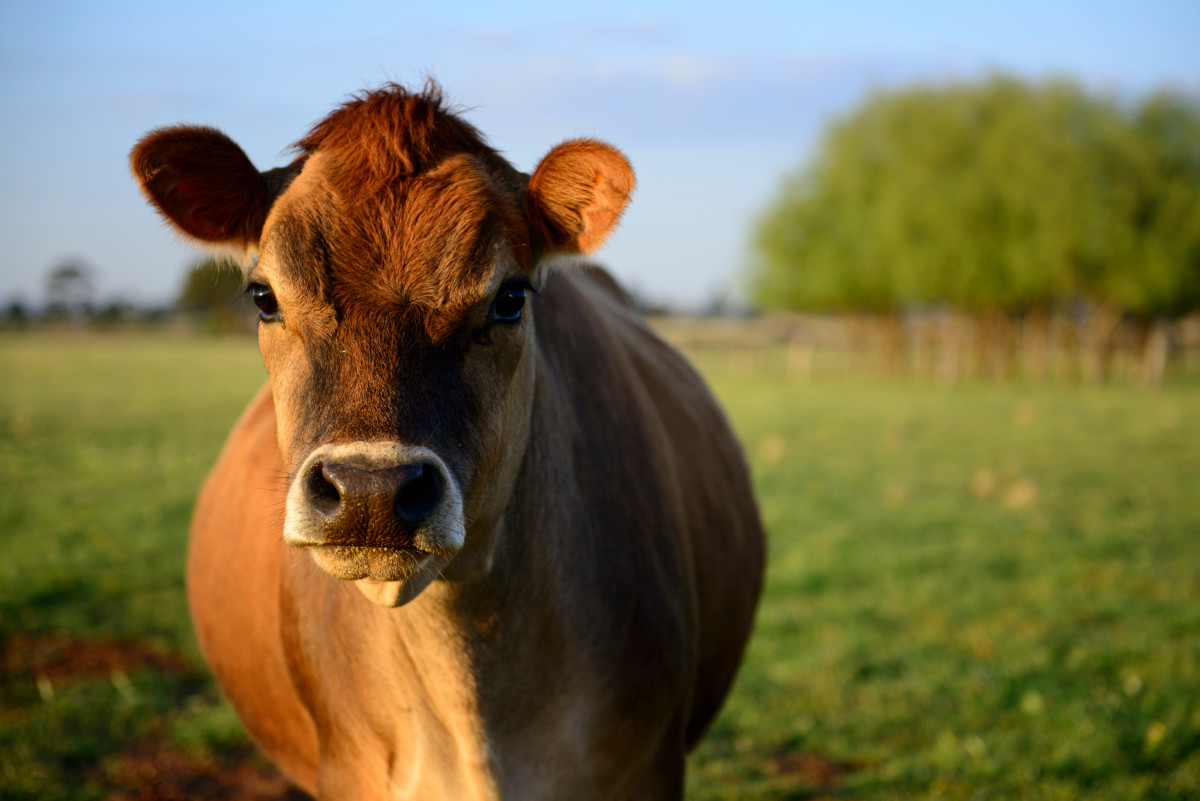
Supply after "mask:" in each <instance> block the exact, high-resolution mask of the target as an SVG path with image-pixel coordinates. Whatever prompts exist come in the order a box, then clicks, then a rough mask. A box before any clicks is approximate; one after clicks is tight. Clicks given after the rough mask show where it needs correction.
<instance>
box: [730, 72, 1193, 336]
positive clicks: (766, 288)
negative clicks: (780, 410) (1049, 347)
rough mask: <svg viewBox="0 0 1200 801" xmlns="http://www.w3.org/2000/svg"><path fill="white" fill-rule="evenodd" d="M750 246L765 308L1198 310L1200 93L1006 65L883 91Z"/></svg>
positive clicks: (1018, 313) (806, 173)
mask: <svg viewBox="0 0 1200 801" xmlns="http://www.w3.org/2000/svg"><path fill="white" fill-rule="evenodd" d="M754 244H755V250H756V255H757V265H756V269H755V271H754V273H753V277H752V285H751V292H752V296H753V298H754V300H755V301H756V303H757V304H758V305H759V306H760V307H762V308H766V309H786V310H795V311H841V312H851V313H866V314H871V315H895V314H897V313H900V312H906V313H911V312H913V311H914V310H917V311H919V310H930V309H935V310H943V311H947V310H948V312H949V313H951V314H959V315H967V316H970V317H974V318H976V319H978V318H981V317H982V318H987V319H991V320H993V321H994V320H997V319H1000V318H1004V319H1008V320H1014V319H1016V320H1022V319H1025V320H1028V319H1031V318H1032V319H1041V318H1045V317H1047V316H1051V315H1056V314H1057V315H1062V314H1074V315H1076V316H1079V315H1081V314H1082V315H1085V316H1088V317H1093V318H1095V319H1096V320H1106V321H1109V322H1108V324H1107V325H1108V327H1109V328H1114V326H1115V324H1116V323H1115V322H1114V321H1119V320H1122V319H1125V320H1132V321H1135V322H1141V323H1142V324H1143V325H1144V326H1145V325H1147V324H1148V323H1149V322H1150V321H1158V320H1170V319H1176V318H1178V317H1180V316H1182V315H1185V314H1188V313H1190V312H1195V311H1197V310H1198V309H1200V104H1198V103H1197V100H1196V98H1194V97H1189V96H1187V95H1184V94H1180V93H1172V92H1165V91H1164V92H1159V93H1156V94H1153V95H1151V96H1148V97H1145V98H1143V99H1141V100H1140V101H1138V102H1123V101H1121V100H1118V99H1116V98H1113V97H1104V96H1097V95H1094V94H1091V93H1089V92H1087V91H1085V90H1083V89H1081V88H1080V87H1079V86H1077V85H1075V84H1073V83H1070V82H1066V81H1050V82H1046V83H1040V84H1034V83H1028V82H1024V81H1021V80H1017V79H1015V78H1011V77H1002V76H1001V77H993V78H990V79H987V80H984V81H981V82H976V83H966V84H959V85H950V86H940V87H929V86H923V87H915V88H908V89H903V90H900V91H894V92H887V93H880V94H877V95H874V96H873V97H871V98H869V99H868V100H867V101H866V102H865V103H863V104H862V105H861V106H860V107H858V108H857V109H856V110H854V111H853V112H851V113H850V114H849V115H847V116H846V117H844V118H842V119H839V120H837V121H836V122H834V123H833V124H832V125H831V126H829V128H828V129H827V130H826V132H825V134H824V136H823V138H822V139H821V141H820V144H819V146H818V147H817V148H816V151H815V153H814V155H813V157H812V158H811V159H810V160H808V161H807V162H806V164H804V165H803V166H802V167H801V168H800V169H799V170H797V171H796V172H794V173H793V174H791V175H789V176H787V177H786V178H785V180H784V181H783V182H782V184H781V187H780V189H779V192H778V194H777V196H776V197H775V198H774V199H773V201H772V202H771V204H770V205H769V207H768V208H767V209H766V211H765V213H764V214H763V215H762V218H761V219H760V221H759V223H758V225H757V228H756V231H755V237H754ZM1081 310H1083V311H1081ZM991 327H992V328H997V326H996V325H992V326H991ZM1102 327H1103V326H1102ZM1114 330H1115V329H1114Z"/></svg>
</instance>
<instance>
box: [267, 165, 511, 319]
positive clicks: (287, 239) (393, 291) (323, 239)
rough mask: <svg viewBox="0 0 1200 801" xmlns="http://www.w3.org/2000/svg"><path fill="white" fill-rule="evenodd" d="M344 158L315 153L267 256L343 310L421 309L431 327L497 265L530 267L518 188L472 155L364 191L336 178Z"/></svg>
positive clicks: (471, 301)
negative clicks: (496, 176)
mask: <svg viewBox="0 0 1200 801" xmlns="http://www.w3.org/2000/svg"><path fill="white" fill-rule="evenodd" d="M338 166H339V165H338V160H337V156H336V154H326V153H322V152H321V151H317V152H314V153H312V154H310V155H309V157H308V159H307V161H306V163H305V164H304V167H303V169H302V170H301V172H300V175H299V176H297V178H296V180H295V181H293V182H292V184H291V185H290V186H289V187H288V189H287V190H286V191H285V192H284V194H283V195H282V196H281V197H280V198H279V200H278V201H277V202H276V204H275V207H274V208H273V209H272V211H271V215H270V217H269V218H268V220H267V224H266V226H265V228H264V234H263V258H264V259H265V260H269V261H270V263H271V265H272V269H273V270H275V271H278V272H280V273H282V274H283V276H284V278H285V280H287V281H288V282H289V283H291V284H292V285H294V286H296V287H297V288H299V289H300V290H301V291H303V292H304V293H305V294H309V295H315V296H319V297H320V298H321V299H323V300H324V301H326V302H328V303H330V304H332V305H333V306H334V308H335V309H336V310H337V311H338V312H339V313H348V312H349V313H352V312H353V310H355V309H356V308H370V309H372V310H377V309H379V308H388V307H392V308H403V309H406V310H410V311H417V312H419V313H420V314H421V315H423V316H424V317H427V318H428V319H427V321H426V328H427V329H428V330H430V333H431V334H432V333H433V332H434V330H443V329H446V328H447V327H452V326H453V325H454V323H455V321H456V320H457V319H460V318H461V317H462V316H463V315H464V314H465V313H466V312H467V311H469V310H470V309H471V308H472V307H474V306H475V305H476V304H478V303H479V302H480V301H481V300H482V298H484V297H485V296H488V295H489V294H490V293H491V292H492V291H493V290H494V288H495V284H496V281H497V277H498V274H497V271H498V270H502V271H511V270H512V269H514V268H522V269H523V268H525V267H526V265H524V264H522V263H521V262H522V259H521V256H520V251H521V250H522V248H524V247H525V243H526V242H527V241H528V235H527V232H526V226H525V222H524V219H523V217H522V215H521V213H520V206H519V201H518V198H517V197H516V196H515V195H514V193H513V192H512V191H511V190H510V189H508V188H507V187H505V186H504V185H503V184H498V183H497V182H496V181H495V180H494V179H493V178H492V176H490V175H489V174H488V171H487V169H486V167H485V166H484V164H483V163H481V162H480V160H479V159H477V158H476V157H474V156H472V155H469V154H455V155H451V156H448V157H446V158H444V159H442V160H441V161H440V162H439V163H437V164H436V165H433V167H432V168H431V169H429V170H427V171H425V172H422V173H420V174H416V175H409V176H405V177H403V178H400V179H398V180H396V181H394V182H393V183H392V184H391V185H390V186H388V187H386V188H384V189H383V190H382V191H377V192H374V193H372V194H371V195H370V196H367V197H362V196H355V195H354V194H353V192H352V191H351V188H350V187H347V186H345V185H340V182H339V180H338V179H339V169H338ZM501 277H502V276H501Z"/></svg>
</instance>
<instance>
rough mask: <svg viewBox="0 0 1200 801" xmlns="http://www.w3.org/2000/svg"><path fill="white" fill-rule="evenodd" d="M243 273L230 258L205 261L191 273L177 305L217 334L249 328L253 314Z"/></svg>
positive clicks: (192, 268)
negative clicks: (246, 293) (243, 289)
mask: <svg viewBox="0 0 1200 801" xmlns="http://www.w3.org/2000/svg"><path fill="white" fill-rule="evenodd" d="M243 286H244V279H243V277H242V272H241V270H240V269H239V268H238V267H237V265H235V264H234V263H233V262H231V261H228V260H226V259H213V258H209V259H204V260H202V261H200V262H197V263H196V264H194V265H193V266H192V267H191V268H190V269H189V270H188V272H187V275H186V277H185V278H184V281H183V287H182V289H181V290H180V292H179V299H178V300H177V301H176V306H177V307H178V308H179V310H180V311H182V312H185V313H188V314H192V315H196V316H197V317H199V318H200V319H201V320H202V321H203V322H204V323H205V324H206V325H207V326H208V327H210V328H212V329H213V330H217V331H230V330H236V329H239V328H246V327H249V326H250V325H251V324H252V321H253V314H252V309H251V307H250V305H249V304H248V303H247V302H246V300H245V296H244V294H243V292H242V288H243Z"/></svg>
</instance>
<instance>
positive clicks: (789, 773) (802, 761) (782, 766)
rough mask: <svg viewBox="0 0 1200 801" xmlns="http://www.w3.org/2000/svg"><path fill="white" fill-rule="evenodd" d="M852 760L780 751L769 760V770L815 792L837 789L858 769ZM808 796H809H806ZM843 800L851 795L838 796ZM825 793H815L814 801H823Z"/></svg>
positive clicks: (848, 800) (848, 799)
mask: <svg viewBox="0 0 1200 801" xmlns="http://www.w3.org/2000/svg"><path fill="white" fill-rule="evenodd" d="M858 768H859V766H858V765H855V764H853V763H851V762H835V761H833V760H831V759H826V758H825V757H823V756H818V755H817V754H796V753H779V754H775V755H774V756H772V757H771V758H770V759H768V760H767V771H768V772H769V773H771V774H772V775H775V776H786V777H788V778H790V779H792V780H793V781H795V782H796V783H797V784H799V785H801V786H803V787H804V788H806V789H808V788H811V789H812V790H813V791H814V792H815V793H829V792H834V791H836V790H837V789H838V788H839V787H840V786H841V784H842V780H843V779H845V778H846V777H847V776H849V775H850V774H851V773H854V772H855V771H856V770H858ZM806 797H808V796H806ZM838 797H839V798H841V799H842V801H852V800H851V799H850V798H849V797H846V796H841V795H839V796H838ZM824 798H827V796H825V795H814V796H812V801H821V799H824Z"/></svg>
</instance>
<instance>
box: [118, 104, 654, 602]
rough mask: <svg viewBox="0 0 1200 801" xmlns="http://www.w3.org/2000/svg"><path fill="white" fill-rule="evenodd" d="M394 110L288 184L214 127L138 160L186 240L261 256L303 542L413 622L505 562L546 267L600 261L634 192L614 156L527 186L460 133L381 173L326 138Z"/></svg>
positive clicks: (293, 521) (291, 493) (264, 318)
mask: <svg viewBox="0 0 1200 801" xmlns="http://www.w3.org/2000/svg"><path fill="white" fill-rule="evenodd" d="M378 95H386V97H396V95H395V94H388V93H378ZM378 95H373V96H370V97H368V98H367V99H365V100H361V99H360V100H359V101H356V103H355V104H349V105H348V106H346V107H344V108H343V109H342V110H341V111H339V112H336V113H335V115H333V116H331V117H330V118H329V120H326V122H325V123H322V124H321V125H320V126H318V127H317V128H316V129H314V134H313V135H312V136H310V138H309V140H306V141H305V143H302V144H303V145H304V147H305V150H306V153H305V155H304V156H303V157H302V158H301V159H299V160H297V162H296V163H294V164H293V165H292V167H290V168H285V170H283V171H276V172H272V173H264V174H261V175H260V174H259V173H257V171H255V170H253V168H252V167H250V165H249V161H248V160H247V159H246V157H245V156H244V155H243V154H242V153H241V151H240V150H239V149H238V148H237V146H236V145H234V144H233V143H232V142H230V141H229V140H228V139H226V138H225V137H224V136H223V135H221V134H219V133H217V132H214V131H211V130H206V129H196V128H175V129H167V130H165V131H159V132H156V133H154V134H151V135H150V136H149V137H147V138H146V139H145V140H143V141H142V142H141V143H140V144H139V145H138V147H137V148H136V149H135V151H134V154H133V164H134V172H135V175H137V177H138V178H139V180H140V181H141V183H142V185H143V187H144V189H145V191H146V192H147V194H148V195H149V197H150V198H151V200H152V201H153V202H154V203H155V204H156V205H157V206H158V207H159V208H160V209H161V210H162V211H163V213H164V214H165V215H166V216H167V218H168V219H169V220H170V221H171V222H173V223H174V224H175V225H176V226H177V227H179V228H180V229H181V230H182V231H184V232H185V233H187V234H189V235H191V236H193V237H195V238H198V239H201V240H204V241H207V242H219V243H223V244H234V245H242V246H246V247H255V248H257V251H258V258H257V261H256V263H254V264H253V265H252V267H251V268H250V270H249V275H248V292H249V293H250V295H251V296H252V298H253V299H254V301H255V303H256V305H257V306H258V307H259V309H260V311H261V320H260V323H259V344H260V347H261V350H262V355H263V359H264V361H265V363H266V366H267V370H268V373H269V374H270V380H271V387H272V391H273V394H274V400H275V410H276V417H277V421H278V433H279V448H280V452H281V454H282V456H283V459H284V463H285V464H286V465H287V468H288V474H289V485H288V492H287V500H286V517H285V522H284V540H285V541H286V542H287V543H288V544H290V545H293V546H295V547H298V548H304V549H306V550H308V551H309V552H310V553H311V554H312V557H313V559H314V560H315V562H316V563H317V565H319V566H320V567H321V568H322V569H323V570H325V571H326V572H327V573H329V574H330V575H333V576H336V577H337V578H341V579H346V580H352V581H355V582H356V583H357V585H358V586H359V588H360V589H362V590H363V592H364V593H365V594H366V595H367V596H368V597H369V598H371V599H372V600H373V601H375V602H376V603H380V604H383V605H389V606H394V605H398V604H401V603H404V602H406V601H408V600H411V599H412V598H414V597H415V596H416V595H417V594H418V593H420V592H421V591H422V590H423V589H424V588H425V587H427V586H428V585H429V583H430V582H431V581H433V580H434V579H435V578H437V577H438V576H440V575H441V576H446V577H447V578H451V579H453V578H465V577H469V576H471V575H473V574H477V573H479V572H481V571H485V570H486V569H487V567H488V565H489V564H490V560H491V555H492V553H493V550H494V548H495V545H496V540H497V533H498V532H499V531H501V530H503V528H504V526H505V523H506V522H508V521H506V520H505V510H506V508H507V506H508V500H509V498H510V496H511V493H512V490H513V486H514V484H515V482H516V479H517V476H518V473H519V471H520V469H521V464H522V459H523V457H524V454H525V452H526V447H527V444H528V438H529V431H530V425H531V416H532V413H533V397H534V382H535V379H536V364H537V358H536V353H535V346H534V336H533V334H534V326H535V324H536V320H535V309H536V305H537V304H536V303H535V302H534V296H535V293H536V291H537V286H538V284H539V283H540V277H541V276H540V273H539V270H538V269H537V268H536V264H537V263H538V260H539V258H540V257H541V256H542V255H543V254H546V253H549V252H553V251H559V252H583V251H587V250H590V249H592V248H594V247H596V246H598V245H599V244H600V242H601V241H602V240H603V238H604V237H605V236H606V235H607V234H608V233H609V231H610V230H611V229H612V227H613V225H615V223H616V220H617V218H618V217H619V215H620V212H621V210H622V209H623V207H624V205H625V203H626V202H627V199H628V194H629V192H630V190H631V189H632V181H633V176H632V171H631V170H630V169H629V166H628V163H627V162H626V161H625V159H624V158H623V157H622V156H621V155H620V154H619V153H617V152H616V151H615V150H613V149H612V148H611V147H608V146H606V145H602V144H599V143H595V142H572V143H567V144H565V145H561V146H559V147H558V148H556V149H554V150H553V151H551V153H550V154H549V155H548V156H547V157H546V158H545V159H544V160H543V161H542V163H541V164H540V165H539V166H538V168H537V170H535V171H534V173H533V175H532V177H531V178H529V179H526V178H525V177H524V176H522V175H520V174H518V173H516V172H515V171H513V170H512V169H511V168H509V167H508V166H507V165H506V164H504V163H503V162H502V161H501V160H500V159H499V158H498V157H496V156H495V154H494V153H493V152H491V151H489V150H487V149H486V148H485V147H483V146H482V144H478V145H477V147H476V148H475V149H474V150H468V149H466V148H463V147H462V144H461V143H460V142H459V141H458V140H457V139H453V137H451V138H452V139H453V144H457V145H458V146H459V147H458V148H457V152H448V153H437V152H436V148H435V147H426V148H425V149H424V152H419V153H418V154H417V155H418V156H419V158H418V157H417V156H412V154H411V153H409V154H408V155H410V156H412V158H410V163H409V164H408V165H406V166H404V167H403V168H397V166H396V165H395V164H391V163H389V164H387V165H386V166H380V165H378V164H374V163H372V160H373V159H374V160H375V161H378V153H375V152H372V151H371V149H370V148H371V146H372V145H375V146H377V147H378V149H379V150H380V151H386V150H387V148H388V146H390V145H389V144H388V143H385V145H384V146H382V147H379V145H378V143H377V142H368V143H366V145H363V144H362V143H360V142H353V141H352V142H350V143H348V144H349V145H350V146H349V147H348V146H347V143H346V142H342V141H339V140H338V139H337V137H336V136H333V135H331V134H330V133H329V129H330V127H331V121H333V122H337V119H336V118H337V115H338V114H342V115H354V114H358V115H359V116H360V117H361V116H362V115H364V114H368V113H369V112H372V109H371V108H369V107H364V106H365V105H367V104H368V101H369V100H370V99H371V98H376V99H378ZM413 98H414V96H410V95H403V96H401V99H402V100H403V101H404V102H406V103H408V104H410V105H411V104H412V103H413ZM385 99H386V98H385ZM418 99H419V100H424V99H423V98H418ZM425 102H426V104H427V106H428V107H429V108H432V109H433V111H434V113H436V114H439V115H444V112H442V111H441V110H440V108H437V107H436V104H435V103H434V101H428V100H426V101H425ZM374 113H376V114H378V113H380V112H379V109H378V108H376V109H374ZM445 116H446V119H445V121H444V124H445V125H454V124H458V125H459V126H461V123H457V121H456V120H455V119H454V118H453V117H449V116H448V115H445ZM353 121H354V122H358V123H361V120H353ZM342 124H343V128H344V127H345V124H346V121H345V120H342ZM322 126H324V127H325V130H323V129H322ZM332 127H333V128H337V126H336V125H333V126H332ZM462 130H466V131H467V132H468V133H471V134H473V132H472V131H470V129H469V128H466V127H465V126H461V127H460V128H459V129H456V131H458V132H459V133H461V131H462ZM373 135H374V136H380V135H382V134H380V133H379V132H375V133H374V134H373ZM391 135H396V132H395V131H392V132H391ZM401 136H403V132H401ZM467 144H471V143H470V142H468V143H467ZM409 147H410V149H411V147H412V145H411V143H409ZM451 149H452V150H453V148H451ZM418 150H419V148H418ZM428 151H433V152H428ZM401 155H403V154H401ZM392 157H393V158H396V157H397V156H396V154H392Z"/></svg>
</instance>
